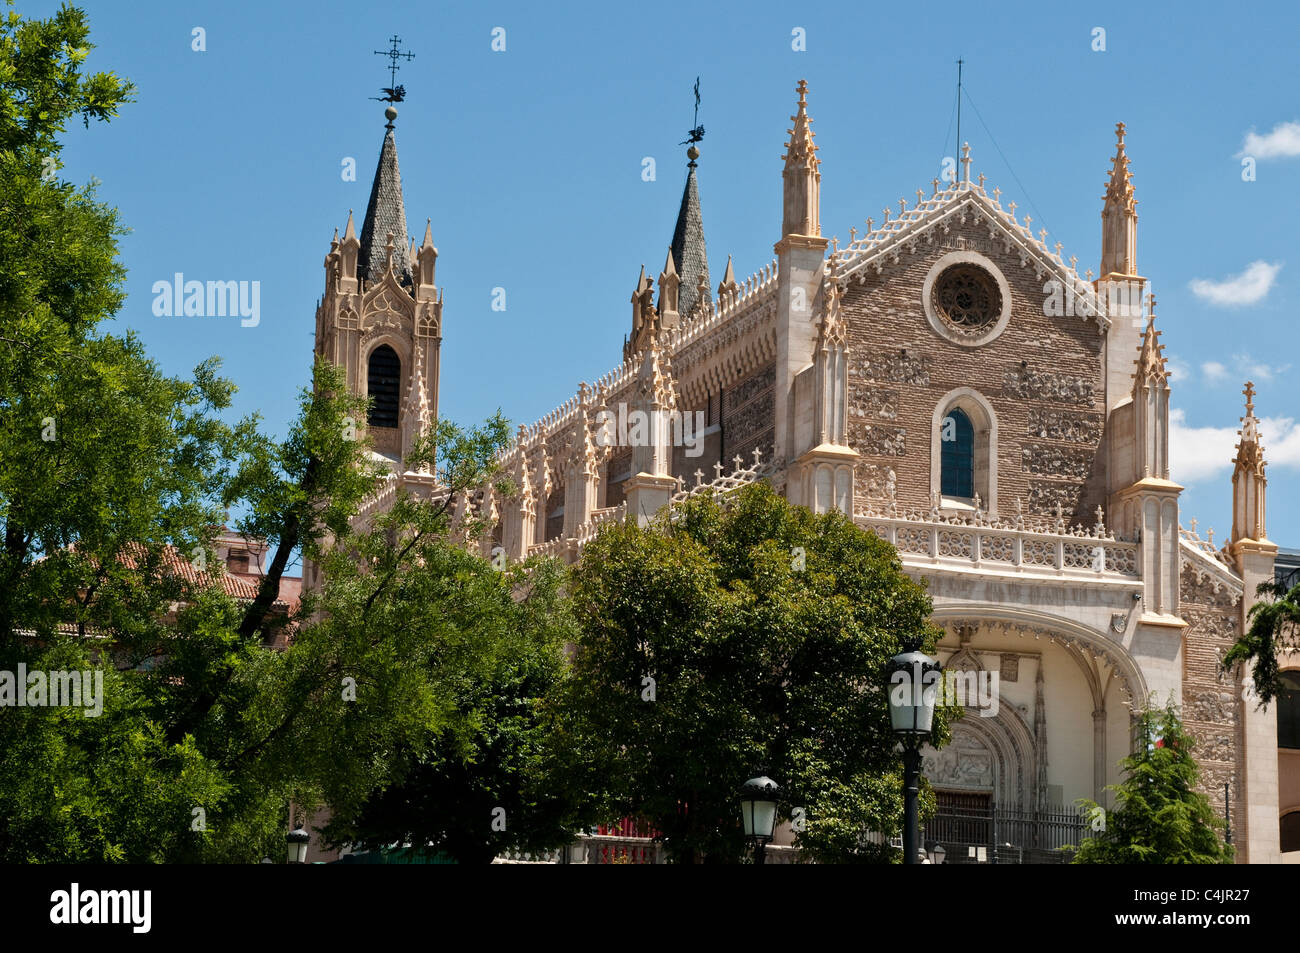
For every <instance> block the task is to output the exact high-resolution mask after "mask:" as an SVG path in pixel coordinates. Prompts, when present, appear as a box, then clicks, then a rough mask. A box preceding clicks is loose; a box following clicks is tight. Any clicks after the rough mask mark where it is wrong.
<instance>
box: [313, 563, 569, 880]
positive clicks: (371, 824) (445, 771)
mask: <svg viewBox="0 0 1300 953" xmlns="http://www.w3.org/2000/svg"><path fill="white" fill-rule="evenodd" d="M445 558H447V559H449V560H451V561H454V562H455V563H457V564H458V565H459V567H460V570H459V572H458V574H457V576H458V580H459V583H458V584H459V585H462V586H465V587H467V588H482V589H483V590H484V592H485V594H487V593H490V595H487V598H486V599H485V600H477V599H476V600H473V601H472V602H468V603H467V604H466V608H472V609H473V610H474V618H473V619H472V620H470V619H464V620H461V624H463V625H477V626H485V625H486V626H491V627H495V628H497V629H498V630H499V631H498V633H497V634H496V635H495V636H494V638H493V639H491V640H490V641H491V642H492V643H493V644H498V645H506V644H508V645H510V647H511V650H510V652H509V653H508V654H504V655H501V656H499V657H497V658H496V659H495V662H494V664H493V666H492V667H491V670H490V671H489V672H487V673H486V674H485V675H484V676H483V677H478V678H468V679H463V680H462V682H461V684H460V686H459V688H458V690H457V691H456V697H455V704H456V710H455V712H454V715H453V717H452V719H451V720H449V721H448V722H447V724H446V726H445V727H444V728H443V729H441V730H440V731H438V732H436V733H430V734H428V735H426V736H415V737H414V738H413V740H414V741H417V742H419V746H418V747H415V746H412V745H406V746H404V747H403V749H402V750H401V752H400V753H399V758H400V761H401V762H402V763H401V764H400V765H399V766H398V767H397V768H396V769H395V770H394V772H393V775H394V776H395V777H399V778H400V780H399V781H397V783H395V784H392V785H391V786H389V787H386V788H383V789H377V790H375V792H374V793H372V794H371V795H370V797H369V798H367V799H366V800H365V801H364V802H363V803H362V804H361V805H360V807H359V809H358V810H357V811H356V812H355V816H353V817H347V816H345V815H344V814H343V813H342V812H341V811H340V810H339V809H338V808H337V807H335V813H334V819H333V821H332V822H331V824H330V826H329V828H328V829H327V834H328V836H329V837H330V839H331V840H332V841H335V842H350V843H353V844H356V845H359V846H361V847H364V848H367V849H380V848H383V847H386V846H389V845H392V844H412V845H415V847H416V849H418V850H426V851H428V852H430V853H436V852H439V851H441V852H443V853H445V854H448V855H450V856H452V857H454V858H455V859H456V860H457V861H459V862H460V863H468V864H472V863H490V862H491V861H492V859H493V858H494V857H496V856H497V855H499V854H501V853H503V852H505V851H507V850H510V849H516V850H524V851H539V850H546V849H550V848H555V847H560V846H563V845H565V844H568V843H569V842H571V841H572V839H573V831H574V830H575V829H577V828H578V827H580V826H581V825H582V824H583V823H584V821H585V819H584V818H583V817H582V815H581V810H580V809H581V805H579V804H574V803H570V802H568V801H566V800H565V799H564V798H563V797H560V796H557V793H558V790H559V789H558V787H557V785H556V782H555V780H554V779H553V778H552V777H551V776H550V769H551V768H552V767H553V765H554V763H555V762H554V761H553V759H552V758H550V757H549V754H548V744H547V740H548V738H547V734H546V730H547V726H546V724H545V722H544V721H543V719H542V717H541V713H540V711H539V708H540V704H541V702H542V700H543V699H544V698H545V697H546V696H547V695H549V694H550V693H551V692H553V691H554V690H555V689H556V686H557V685H558V684H559V683H560V682H561V680H562V679H563V678H564V677H565V674H566V671H567V659H566V658H565V656H564V643H565V641H566V639H567V638H572V637H573V632H572V624H571V617H570V615H569V613H568V608H567V607H568V602H567V599H565V598H564V596H563V594H562V592H561V586H562V584H563V582H564V581H565V578H566V574H565V572H564V570H563V567H562V566H561V565H560V564H559V563H557V562H554V561H551V560H545V561H541V562H539V563H536V564H535V565H532V566H529V567H527V568H524V567H515V568H513V569H511V570H509V571H506V572H499V571H496V570H494V569H493V568H492V567H491V565H490V564H488V563H485V562H484V561H483V560H480V559H476V558H474V557H472V556H469V555H467V554H464V553H462V552H459V551H456V550H451V549H448V550H446V552H445ZM492 602H495V605H491V606H490V611H484V610H486V609H488V608H489V604H490V603H492Z"/></svg>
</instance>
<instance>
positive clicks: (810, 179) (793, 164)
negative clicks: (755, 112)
mask: <svg viewBox="0 0 1300 953" xmlns="http://www.w3.org/2000/svg"><path fill="white" fill-rule="evenodd" d="M795 88H796V91H797V92H798V93H799V103H798V106H797V108H796V110H795V114H794V115H793V116H791V117H790V119H791V121H793V122H794V127H793V128H792V129H790V130H789V133H790V139H789V140H788V141H787V142H786V146H785V155H783V156H782V157H781V158H782V159H784V160H785V169H784V171H783V172H782V173H781V177H782V179H783V180H784V193H785V195H784V199H785V201H784V202H783V213H784V214H783V215H782V222H781V236H782V237H785V236H786V235H804V236H809V237H819V236H820V235H821V233H822V229H821V181H822V174H821V169H820V167H821V160H820V159H818V158H817V145H816V143H814V142H813V131H812V119H810V118H809V117H808V82H807V80H802V79H801V80H799V85H798V86H797V87H795Z"/></svg>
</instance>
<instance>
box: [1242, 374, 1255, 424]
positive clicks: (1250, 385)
mask: <svg viewBox="0 0 1300 953" xmlns="http://www.w3.org/2000/svg"><path fill="white" fill-rule="evenodd" d="M1242 393H1243V394H1245V395H1246V416H1248V417H1251V416H1254V414H1255V382H1254V381H1246V389H1245V390H1243V391H1242Z"/></svg>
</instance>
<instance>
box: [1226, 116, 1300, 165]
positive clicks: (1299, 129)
mask: <svg viewBox="0 0 1300 953" xmlns="http://www.w3.org/2000/svg"><path fill="white" fill-rule="evenodd" d="M1242 156H1254V157H1255V158H1256V159H1291V158H1294V157H1296V156H1300V122H1280V123H1278V124H1277V125H1276V126H1274V127H1273V131H1272V132H1269V133H1267V134H1265V135H1262V136H1261V135H1260V134H1259V133H1257V132H1255V130H1254V129H1252V130H1251V131H1250V132H1248V133H1246V141H1245V142H1243V143H1242V144H1241V151H1240V152H1238V153H1237V157H1238V158H1240V157H1242Z"/></svg>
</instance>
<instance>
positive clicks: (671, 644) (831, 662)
mask: <svg viewBox="0 0 1300 953" xmlns="http://www.w3.org/2000/svg"><path fill="white" fill-rule="evenodd" d="M573 594H574V601H575V612H576V614H577V618H578V623H579V626H580V633H581V634H580V637H579V639H578V644H577V649H576V654H575V658H574V663H573V665H574V671H573V677H572V678H571V680H570V681H569V682H568V683H567V684H566V686H565V690H564V691H563V692H562V693H560V694H559V696H558V697H557V700H556V703H555V705H554V718H555V719H556V722H557V730H556V737H557V739H558V744H559V748H558V750H559V753H560V757H561V759H562V760H563V761H564V762H565V763H566V768H565V775H566V777H567V778H568V779H569V782H570V783H571V784H575V785H578V786H579V788H580V790H582V791H584V792H587V793H589V794H590V796H592V797H593V798H594V799H595V800H596V803H597V804H598V806H599V808H600V810H602V811H603V812H604V815H605V816H606V817H611V818H614V817H619V816H624V815H626V816H635V817H640V818H644V819H645V820H646V821H647V822H648V823H649V824H650V825H652V826H653V827H654V828H655V829H656V830H657V831H658V832H659V833H660V834H661V835H662V837H663V839H664V843H665V849H666V850H667V852H668V854H669V856H670V857H671V858H673V859H674V860H677V861H683V862H693V861H696V860H705V861H736V860H738V859H740V858H742V857H743V856H745V852H746V847H745V844H744V842H743V838H742V832H741V830H740V825H739V810H738V804H737V790H738V788H739V786H740V784H741V782H743V781H744V780H745V779H746V778H748V777H749V776H751V774H752V773H753V772H754V771H755V770H757V769H758V768H760V767H762V768H763V769H765V770H766V771H767V773H768V774H770V775H771V776H772V777H773V778H774V779H776V780H777V781H778V783H779V784H780V785H781V786H782V790H783V795H782V800H783V804H782V807H783V811H784V813H785V816H787V817H791V816H793V814H794V809H795V808H802V809H803V820H804V822H805V824H806V827H805V829H804V830H803V831H802V832H801V833H800V834H799V838H798V842H799V844H800V846H802V847H803V848H805V849H806V850H807V851H808V852H809V853H810V854H811V855H813V856H814V857H816V858H817V859H820V860H824V861H858V860H881V859H887V858H888V857H889V856H890V855H891V854H892V853H896V852H891V851H889V850H888V849H885V848H878V847H873V846H871V845H870V844H867V843H865V842H864V838H863V835H864V833H865V832H867V831H885V832H891V833H892V832H894V831H897V830H898V829H899V827H900V826H901V816H902V793H901V788H902V782H901V776H902V764H901V757H900V755H899V754H898V753H896V751H895V739H894V737H893V735H892V733H891V731H890V723H889V714H888V708H887V699H886V695H885V692H884V690H883V678H884V668H885V663H886V661H887V660H888V659H889V658H890V657H891V656H893V655H895V654H896V653H898V652H899V651H900V650H901V648H902V645H903V642H904V641H905V640H906V639H907V638H908V637H910V636H918V637H922V638H923V639H924V643H925V647H926V648H927V649H928V650H929V651H933V649H934V644H935V640H936V637H937V629H935V628H934V627H933V626H931V625H930V624H929V623H928V622H927V619H928V616H929V614H930V611H931V604H930V600H929V598H928V597H927V596H926V595H925V592H924V590H923V589H922V588H921V586H919V585H917V584H916V583H914V582H913V581H912V580H910V579H909V578H908V577H907V576H906V575H904V573H903V572H902V568H901V564H900V562H899V559H898V555H897V553H896V552H895V551H894V549H893V547H891V546H890V545H889V544H888V543H886V542H884V541H883V540H881V539H879V538H878V537H876V536H875V535H873V534H870V533H866V532H863V531H862V530H860V529H858V528H857V527H855V526H854V525H853V523H852V522H851V521H850V520H849V519H848V518H846V517H845V516H843V515H842V514H839V513H830V514H827V515H824V516H814V515H812V514H810V513H809V512H808V511H807V510H804V509H802V508H799V507H794V506H790V505H789V504H788V503H786V502H785V501H784V500H783V499H782V498H781V497H779V496H778V495H777V494H776V493H775V492H774V491H773V490H772V489H771V488H770V487H769V486H768V485H767V484H765V483H759V484H755V485H753V486H750V487H746V488H745V489H744V490H742V491H740V492H739V493H738V494H737V495H736V496H735V497H734V498H732V499H730V500H726V501H719V500H715V499H712V498H709V497H707V496H700V497H696V498H695V499H693V500H690V501H688V502H687V503H686V504H685V505H684V506H682V507H681V508H680V509H679V510H678V511H677V512H676V513H674V514H673V517H672V518H671V519H670V520H666V521H661V522H660V523H658V524H657V525H653V526H650V527H647V528H645V529H639V528H637V527H636V526H634V525H626V526H617V527H609V528H606V529H604V530H602V532H601V533H600V534H599V535H598V536H597V538H596V539H595V540H594V541H593V542H592V543H590V544H588V546H587V548H586V549H585V550H584V554H583V559H582V562H581V564H580V566H579V567H578V569H577V570H576V573H575V581H574V590H573ZM939 722H940V725H939V730H938V737H937V738H936V740H939V741H943V740H946V739H945V737H944V733H945V731H946V728H945V726H944V718H943V717H942V716H941V717H940V719H939Z"/></svg>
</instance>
